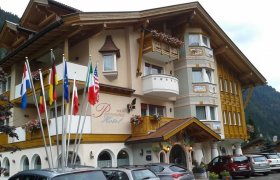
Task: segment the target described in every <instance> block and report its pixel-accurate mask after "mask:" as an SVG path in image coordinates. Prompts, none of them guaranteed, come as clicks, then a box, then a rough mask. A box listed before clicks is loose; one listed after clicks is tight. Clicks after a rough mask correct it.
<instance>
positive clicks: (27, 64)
mask: <svg viewBox="0 0 280 180" xmlns="http://www.w3.org/2000/svg"><path fill="white" fill-rule="evenodd" d="M26 66H27V70H28V74H29V77H30V84H31V89H32V92H33V100H34V102H35V106H36V109H37V113H38V117H39V122H40V128H41V132H42V136H43V141H44V146H45V151H46V155H47V158H48V165H49V168H51V163H50V157H49V153H48V149H47V143H46V137H45V132H44V129H43V124H42V119H41V114H40V111H39V107H38V101H37V97H36V91H35V89H34V84H33V78H32V74H31V70H30V66H29V61H28V58H27V57H26Z"/></svg>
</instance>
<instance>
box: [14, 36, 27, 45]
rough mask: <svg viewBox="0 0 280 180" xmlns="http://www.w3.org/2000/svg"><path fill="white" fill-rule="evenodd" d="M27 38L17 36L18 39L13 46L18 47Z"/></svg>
mask: <svg viewBox="0 0 280 180" xmlns="http://www.w3.org/2000/svg"><path fill="white" fill-rule="evenodd" d="M24 40H25V37H24V36H21V37H19V38H17V40H16V41H15V42H14V43H13V44H12V48H16V47H17V46H18V45H19V44H21V43H22V42H23V41H24Z"/></svg>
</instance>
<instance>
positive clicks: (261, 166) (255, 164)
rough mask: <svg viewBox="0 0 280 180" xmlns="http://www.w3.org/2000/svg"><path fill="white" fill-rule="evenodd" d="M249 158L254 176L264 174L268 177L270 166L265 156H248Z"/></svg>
mask: <svg viewBox="0 0 280 180" xmlns="http://www.w3.org/2000/svg"><path fill="white" fill-rule="evenodd" d="M246 156H247V157H248V160H249V163H250V167H251V170H252V174H255V173H263V174H264V175H268V174H269V172H270V166H269V163H268V160H267V159H266V157H265V156H263V155H249V154H248V155H246Z"/></svg>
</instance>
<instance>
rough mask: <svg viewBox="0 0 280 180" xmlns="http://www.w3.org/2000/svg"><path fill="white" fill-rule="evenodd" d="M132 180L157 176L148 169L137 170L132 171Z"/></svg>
mask: <svg viewBox="0 0 280 180" xmlns="http://www.w3.org/2000/svg"><path fill="white" fill-rule="evenodd" d="M132 176H133V179H134V180H142V179H150V178H156V177H157V176H156V175H155V174H154V173H153V172H152V171H151V170H149V169H137V170H133V171H132Z"/></svg>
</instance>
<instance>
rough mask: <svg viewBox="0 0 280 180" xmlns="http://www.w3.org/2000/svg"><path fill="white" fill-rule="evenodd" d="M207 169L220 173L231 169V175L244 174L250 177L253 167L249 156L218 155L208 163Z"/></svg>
mask: <svg viewBox="0 0 280 180" xmlns="http://www.w3.org/2000/svg"><path fill="white" fill-rule="evenodd" d="M207 170H208V171H210V172H215V173H216V174H219V175H220V173H221V172H222V171H224V170H225V171H229V173H230V175H231V176H233V177H234V176H244V177H245V178H250V176H251V168H250V164H249V161H248V158H247V157H246V156H243V155H226V156H218V157H215V158H214V159H212V161H211V162H210V163H209V164H208V167H207Z"/></svg>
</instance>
